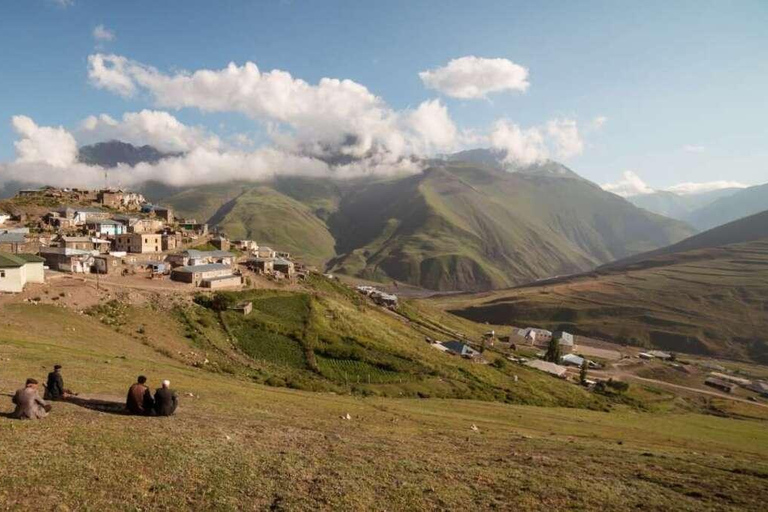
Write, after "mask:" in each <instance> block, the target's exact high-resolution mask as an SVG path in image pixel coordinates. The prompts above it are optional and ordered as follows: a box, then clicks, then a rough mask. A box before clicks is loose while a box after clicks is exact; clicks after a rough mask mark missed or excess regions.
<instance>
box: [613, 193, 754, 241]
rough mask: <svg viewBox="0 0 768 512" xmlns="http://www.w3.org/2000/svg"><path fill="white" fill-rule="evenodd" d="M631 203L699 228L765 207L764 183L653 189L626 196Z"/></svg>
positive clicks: (735, 218) (727, 220)
mask: <svg viewBox="0 0 768 512" xmlns="http://www.w3.org/2000/svg"><path fill="white" fill-rule="evenodd" d="M627 200H628V201H630V202H631V203H632V204H634V205H635V206H639V207H640V208H645V209H646V210H648V211H651V212H654V213H658V214H659V215H664V216H665V217H670V218H673V219H677V220H681V221H683V222H687V223H688V224H690V225H692V226H693V227H695V228H696V229H698V230H700V231H704V230H707V229H711V228H714V227H716V226H720V225H723V224H726V223H728V222H731V221H734V220H737V219H740V218H742V217H747V216H749V215H753V214H755V213H759V212H761V211H764V210H768V184H765V185H756V186H753V187H749V188H743V189H742V188H725V189H720V190H713V191H708V192H702V193H697V194H686V195H681V194H676V193H674V192H669V191H663V190H660V191H656V192H653V193H650V194H640V195H635V196H630V197H628V198H627Z"/></svg>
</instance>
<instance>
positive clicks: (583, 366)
mask: <svg viewBox="0 0 768 512" xmlns="http://www.w3.org/2000/svg"><path fill="white" fill-rule="evenodd" d="M587 368H589V363H587V360H586V359H585V360H584V362H582V363H581V371H579V383H580V384H581V385H582V386H586V385H587Z"/></svg>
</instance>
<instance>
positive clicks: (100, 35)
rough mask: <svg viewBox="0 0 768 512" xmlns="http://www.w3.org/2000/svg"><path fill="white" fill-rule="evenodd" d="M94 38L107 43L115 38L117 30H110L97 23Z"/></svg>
mask: <svg viewBox="0 0 768 512" xmlns="http://www.w3.org/2000/svg"><path fill="white" fill-rule="evenodd" d="M93 38H94V39H95V40H96V41H97V42H100V43H105V42H109V41H114V40H115V32H114V31H112V30H109V29H108V28H106V27H105V26H104V25H96V28H94V29H93Z"/></svg>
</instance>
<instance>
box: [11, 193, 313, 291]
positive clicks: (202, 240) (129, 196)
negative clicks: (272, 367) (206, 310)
mask: <svg viewBox="0 0 768 512" xmlns="http://www.w3.org/2000/svg"><path fill="white" fill-rule="evenodd" d="M15 200H16V201H17V202H18V203H20V204H24V203H25V202H26V203H34V204H36V205H45V204H46V202H47V201H51V203H52V204H60V205H67V206H58V207H53V206H52V207H50V208H46V207H43V208H39V207H38V208H35V209H34V211H33V210H32V209H26V210H24V209H19V210H18V211H16V212H13V211H12V212H8V213H0V269H2V270H0V292H19V291H22V290H23V289H24V286H25V284H26V283H36V282H41V281H42V280H43V279H44V272H43V266H45V267H47V268H48V269H49V270H51V271H56V272H64V273H71V274H96V275H110V276H121V277H129V276H135V275H141V276H146V277H148V278H151V279H166V278H167V279H169V280H171V281H175V282H179V283H188V284H190V285H192V286H195V287H201V288H207V289H211V290H215V289H222V288H239V287H242V286H243V285H245V284H246V277H247V276H246V275H245V274H246V273H247V272H249V271H250V272H253V273H255V274H257V275H262V276H266V277H268V278H270V279H274V280H278V281H280V280H289V281H293V280H298V279H303V278H305V277H306V273H307V270H308V269H306V268H305V267H304V266H303V265H301V264H298V263H296V262H294V261H293V259H292V258H291V255H290V254H289V253H285V252H278V251H276V250H274V249H272V248H270V247H267V246H260V245H259V244H258V243H256V242H255V241H253V240H229V239H227V238H226V237H225V236H224V235H223V234H218V233H212V232H209V230H208V225H207V224H205V223H203V222H198V221H197V220H195V219H180V218H177V217H176V216H175V215H174V212H173V209H172V208H169V207H164V206H159V205H154V204H150V203H149V202H147V201H146V199H145V198H144V197H143V196H142V195H141V194H137V193H135V192H127V191H123V190H117V189H103V190H84V189H62V188H53V187H45V188H42V189H39V190H21V191H19V192H18V194H17V195H16V198H15Z"/></svg>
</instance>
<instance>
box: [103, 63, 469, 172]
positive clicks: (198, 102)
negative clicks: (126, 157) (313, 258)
mask: <svg viewBox="0 0 768 512" xmlns="http://www.w3.org/2000/svg"><path fill="white" fill-rule="evenodd" d="M88 62H89V70H88V74H89V77H90V80H91V82H92V83H93V85H94V86H96V87H98V88H103V89H107V90H109V91H112V92H115V93H117V94H120V95H122V96H126V97H131V96H134V95H136V94H137V93H139V92H143V93H146V94H148V95H149V96H150V98H151V99H152V101H153V102H154V103H155V104H156V105H157V106H160V107H165V108H175V109H180V108H196V109H199V110H201V111H204V112H239V113H242V114H245V115H247V116H248V117H250V118H252V119H255V120H259V121H262V122H264V123H266V124H267V126H268V130H269V133H270V135H271V136H272V138H273V141H274V142H275V143H276V144H278V145H279V146H280V147H281V148H282V149H284V150H286V151H290V152H297V153H301V154H305V155H309V156H315V157H318V158H322V159H326V160H332V161H337V162H338V161H351V160H354V159H362V158H372V157H373V155H377V157H376V158H377V159H378V160H380V161H382V162H383V161H390V162H396V161H398V160H400V159H402V158H404V157H408V156H410V155H412V154H414V153H417V152H419V151H422V150H424V149H425V148H440V149H450V144H451V142H452V141H453V140H455V126H454V125H453V122H452V121H451V120H450V117H449V116H448V113H447V110H446V109H445V107H444V106H442V105H441V104H440V103H439V102H437V101H434V100H432V101H428V102H425V103H423V104H421V105H420V106H419V107H417V108H416V110H414V111H395V110H393V109H391V108H390V107H389V106H387V105H386V103H385V102H384V101H383V100H382V99H381V98H379V97H378V96H376V95H375V94H373V93H371V92H370V91H369V90H368V89H367V88H366V87H365V86H363V85H361V84H358V83H356V82H354V81H352V80H339V79H335V78H323V79H321V80H320V81H319V82H318V83H317V84H316V85H312V84H309V83H307V82H305V81H304V80H301V79H298V78H294V77H293V76H291V74H290V73H288V72H286V71H281V70H272V71H267V72H262V71H261V70H259V68H258V66H256V64H254V63H252V62H248V63H246V64H244V65H242V66H238V65H236V64H234V63H230V64H229V65H228V66H227V67H226V68H224V69H219V70H208V69H202V70H197V71H195V72H193V73H186V72H179V73H174V74H166V73H163V72H161V71H159V70H157V69H155V68H153V67H151V66H147V65H144V64H141V63H138V62H135V61H131V60H129V59H126V58H125V57H122V56H118V55H105V54H94V55H91V56H90V57H89V58H88Z"/></svg>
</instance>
